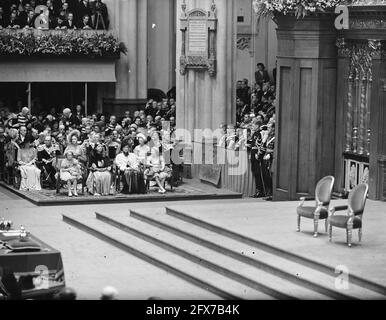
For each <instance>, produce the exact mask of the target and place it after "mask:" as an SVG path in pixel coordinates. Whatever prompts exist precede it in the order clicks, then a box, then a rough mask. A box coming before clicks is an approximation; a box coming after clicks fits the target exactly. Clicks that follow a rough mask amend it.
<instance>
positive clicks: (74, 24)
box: [64, 20, 77, 29]
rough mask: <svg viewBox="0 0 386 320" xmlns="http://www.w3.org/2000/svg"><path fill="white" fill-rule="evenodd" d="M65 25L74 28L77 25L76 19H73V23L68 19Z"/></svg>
mask: <svg viewBox="0 0 386 320" xmlns="http://www.w3.org/2000/svg"><path fill="white" fill-rule="evenodd" d="M64 25H65V26H66V27H67V29H74V28H76V27H77V26H76V23H75V21H74V20H72V21H71V24H70V21H68V20H67V21H65V22H64Z"/></svg>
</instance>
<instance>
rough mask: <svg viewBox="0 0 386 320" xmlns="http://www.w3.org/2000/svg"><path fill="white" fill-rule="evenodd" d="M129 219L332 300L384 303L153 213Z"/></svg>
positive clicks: (300, 267) (256, 250)
mask: <svg viewBox="0 0 386 320" xmlns="http://www.w3.org/2000/svg"><path fill="white" fill-rule="evenodd" d="M131 215H132V217H134V218H137V219H139V220H141V221H144V222H147V223H149V224H151V225H153V226H156V227H159V228H162V229H163V230H167V231H169V232H171V233H173V234H176V235H178V236H180V237H183V238H185V239H188V240H190V241H192V242H195V243H197V244H200V245H202V246H205V247H207V248H210V249H212V250H215V251H217V252H221V253H223V254H225V255H228V256H229V257H232V258H234V259H237V260H239V261H241V262H244V263H247V264H249V265H251V266H253V267H255V268H258V269H262V270H264V271H266V272H269V273H271V274H273V275H275V276H277V277H280V278H282V279H285V280H287V281H291V282H293V283H295V284H297V285H301V286H303V287H305V288H308V289H310V290H312V291H316V292H319V293H320V294H322V295H325V296H328V297H330V298H334V299H355V298H357V299H370V298H372V299H384V298H385V297H384V296H383V295H381V294H379V293H377V292H374V291H371V290H368V289H367V288H363V287H360V286H358V285H355V284H352V283H350V284H349V290H345V291H343V292H342V291H341V290H338V289H336V288H335V280H336V276H337V275H336V274H335V273H333V272H331V273H330V274H326V273H324V272H321V271H319V270H315V269H313V268H310V267H307V266H304V265H302V264H299V263H296V262H293V261H291V260H288V259H285V258H283V257H281V256H280V255H276V254H272V253H269V252H267V251H264V250H261V249H259V248H256V247H253V246H249V245H246V244H245V243H241V242H239V241H236V240H234V239H232V238H228V237H226V236H223V235H220V234H217V233H215V232H213V231H209V230H207V229H203V228H201V227H199V226H196V225H193V224H191V223H189V222H186V221H183V220H180V219H176V218H175V217H172V216H170V215H167V214H164V213H162V212H158V213H155V212H154V210H152V211H151V210H141V211H140V212H139V211H138V210H137V211H132V212H131Z"/></svg>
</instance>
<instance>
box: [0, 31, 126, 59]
mask: <svg viewBox="0 0 386 320" xmlns="http://www.w3.org/2000/svg"><path fill="white" fill-rule="evenodd" d="M121 52H122V53H125V54H126V52H127V49H126V47H125V45H124V43H122V42H119V41H118V40H117V39H116V38H115V37H114V36H113V35H111V34H108V33H97V32H92V33H90V32H82V31H73V32H52V33H34V32H28V31H27V32H20V31H17V32H15V31H9V30H3V31H1V32H0V57H1V56H13V57H15V56H16V57H17V56H25V57H34V56H38V57H87V58H98V57H112V56H114V57H117V56H119V54H120V53H121Z"/></svg>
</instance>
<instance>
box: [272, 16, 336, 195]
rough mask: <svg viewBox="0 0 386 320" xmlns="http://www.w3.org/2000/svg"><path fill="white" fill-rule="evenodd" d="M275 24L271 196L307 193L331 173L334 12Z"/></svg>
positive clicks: (279, 20) (333, 125)
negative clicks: (275, 67)
mask: <svg viewBox="0 0 386 320" xmlns="http://www.w3.org/2000/svg"><path fill="white" fill-rule="evenodd" d="M276 22H277V24H278V28H277V37H278V94H277V100H278V101H277V105H278V107H277V111H276V112H277V122H278V123H277V125H276V128H277V129H276V130H277V132H276V137H277V138H276V139H277V140H276V141H277V143H276V150H275V159H276V165H275V169H274V170H275V171H274V172H275V177H274V195H273V197H274V200H295V199H298V198H299V197H300V196H305V195H312V194H314V192H315V186H316V183H317V182H318V180H319V179H321V178H322V177H324V176H326V175H333V174H334V157H335V153H334V148H333V146H334V143H335V117H336V114H335V111H336V110H335V104H336V96H335V93H336V74H337V63H336V62H337V60H336V58H337V53H336V51H337V50H336V46H335V41H336V30H335V28H334V15H333V14H330V13H322V14H317V15H311V16H307V17H305V18H304V19H296V17H295V16H280V17H278V18H277V20H276Z"/></svg>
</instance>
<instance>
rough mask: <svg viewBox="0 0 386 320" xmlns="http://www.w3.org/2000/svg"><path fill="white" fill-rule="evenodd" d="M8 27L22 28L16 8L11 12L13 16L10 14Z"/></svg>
mask: <svg viewBox="0 0 386 320" xmlns="http://www.w3.org/2000/svg"><path fill="white" fill-rule="evenodd" d="M7 27H8V28H12V29H19V28H20V21H19V19H18V18H17V12H16V10H13V11H12V12H11V16H10V18H9V21H8V23H7Z"/></svg>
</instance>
